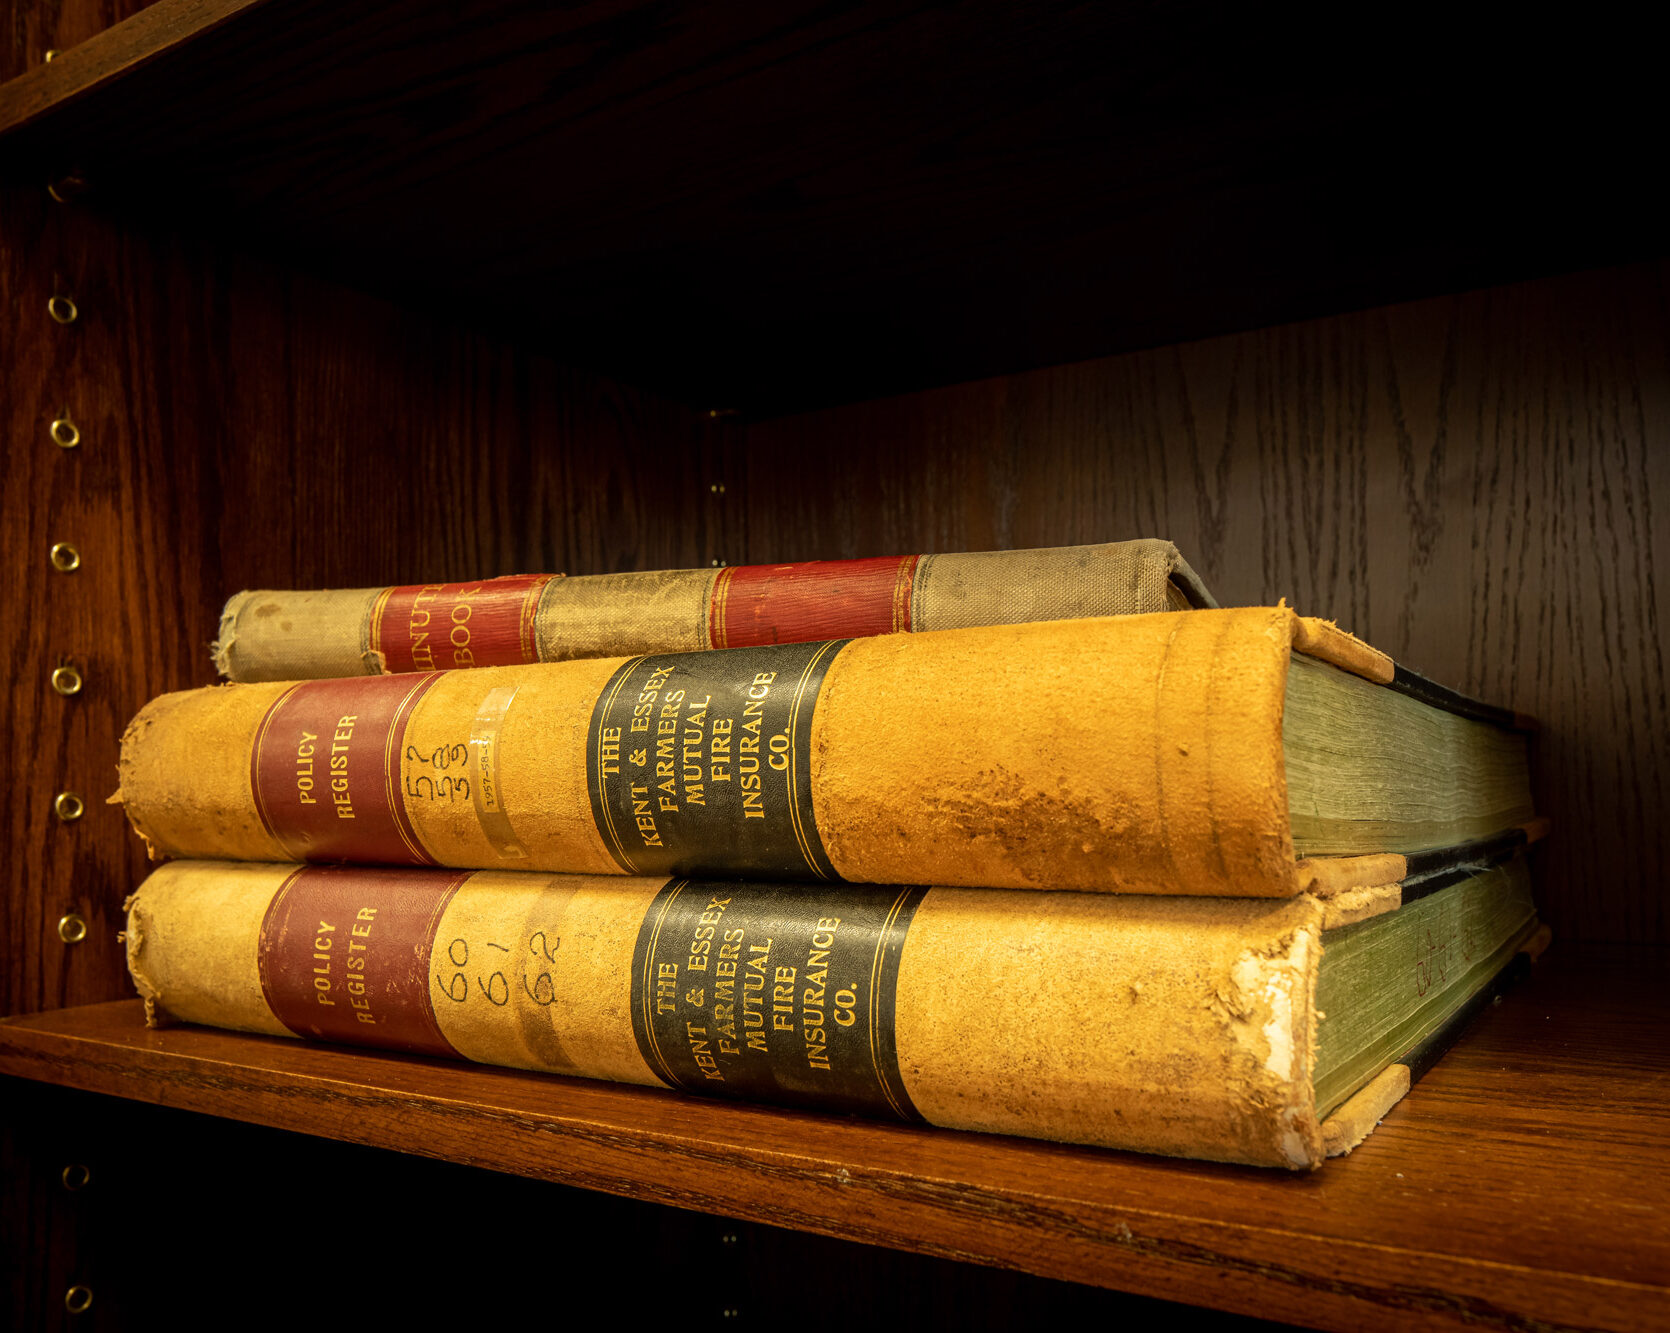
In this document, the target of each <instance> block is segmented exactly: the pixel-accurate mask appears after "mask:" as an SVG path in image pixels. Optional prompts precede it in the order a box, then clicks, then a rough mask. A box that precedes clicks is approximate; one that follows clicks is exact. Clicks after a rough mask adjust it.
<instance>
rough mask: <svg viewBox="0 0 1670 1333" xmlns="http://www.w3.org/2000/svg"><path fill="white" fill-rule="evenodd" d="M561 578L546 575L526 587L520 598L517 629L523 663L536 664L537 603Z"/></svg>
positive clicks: (537, 645)
mask: <svg viewBox="0 0 1670 1333" xmlns="http://www.w3.org/2000/svg"><path fill="white" fill-rule="evenodd" d="M561 577H562V575H561V574H547V575H546V576H545V577H544V578H542V579H540V580H539V581H538V582H537V583H531V584H529V585H528V591H527V594H526V595H525V596H524V597H523V598H522V619H521V623H520V625H519V626H518V627H517V629H518V635H519V638H520V642H521V648H522V660H523V661H524V662H537V661H539V660H540V658H539V635H538V633H537V627H538V620H539V602H540V599H541V598H542V597H544V596H545V589H546V588H548V587H549V586H550V585H551V583H552V582H553V581H554V580H556V579H560V578H561Z"/></svg>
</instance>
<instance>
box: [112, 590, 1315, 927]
mask: <svg viewBox="0 0 1670 1333" xmlns="http://www.w3.org/2000/svg"><path fill="white" fill-rule="evenodd" d="M1294 624H1295V620H1294V617H1293V616H1292V613H1291V612H1289V611H1286V610H1284V609H1281V608H1241V609H1236V610H1225V611H1200V612H1193V613H1190V614H1188V615H1155V616H1133V617H1125V618H1109V619H1103V620H1087V621H1053V622H1043V623H1037V624H1027V625H1003V626H989V627H982V628H976V629H965V630H945V631H940V632H937V633H927V634H912V635H885V636H880V637H876V638H868V639H851V640H832V641H829V642H825V643H812V644H774V645H770V646H767V647H758V648H735V649H729V650H723V651H716V652H705V653H685V654H664V655H655V656H646V657H636V658H628V659H626V660H624V661H622V660H619V659H613V658H605V659H594V660H587V661H575V662H556V663H548V664H544V665H534V666H525V667H499V668H487V669H483V670H473V671H448V672H436V673H431V674H426V675H401V676H381V677H359V678H350V679H344V680H331V681H306V682H301V683H298V684H295V685H235V686H221V687H212V688H209V689H204V690H195V691H188V692H185V693H181V694H172V695H165V696H163V697H161V698H159V699H156V700H153V701H152V702H151V703H150V704H148V705H147V706H146V707H145V709H144V710H142V711H141V712H140V714H139V715H138V716H137V717H136V718H135V719H134V721H133V722H132V723H131V724H130V726H129V728H128V731H127V734H126V735H125V737H124V739H123V745H122V757H121V793H120V799H121V800H122V802H123V803H124V804H125V806H126V808H127V813H128V816H129V818H130V819H131V820H132V822H133V824H134V827H135V828H136V829H137V830H138V831H139V832H140V833H141V834H142V835H143V836H144V837H145V838H146V839H147V840H148V841H149V843H150V845H151V848H152V851H153V853H154V854H158V855H167V856H192V857H225V858H231V859H237V860H254V861H281V860H308V861H318V862H330V861H360V862H373V863H381V864H394V865H440V866H452V867H459V868H482V869H492V868H501V867H502V868H513V869H529V870H552V871H570V872H578V873H590V874H609V873H615V874H674V873H679V874H696V873H703V874H717V875H755V876H770V877H787V878H800V879H809V880H819V879H844V880H850V881H858V882H869V883H884V884H897V883H933V884H949V885H967V886H971V887H993V888H1035V889H1078V890H1087V891H1111V892H1141V893H1190V894H1212V895H1219V894H1230V895H1236V896H1246V897H1282V896H1288V895H1291V894H1293V893H1294V892H1296V891H1297V880H1296V871H1295V864H1294V855H1293V845H1292V840H1291V838H1290V836H1289V834H1288V825H1287V792H1286V778H1285V770H1284V768H1283V751H1282V723H1281V718H1282V701H1283V696H1284V691H1285V688H1286V673H1287V660H1288V657H1287V655H1288V645H1289V642H1290V640H1291V637H1292V634H1293V632H1294Z"/></svg>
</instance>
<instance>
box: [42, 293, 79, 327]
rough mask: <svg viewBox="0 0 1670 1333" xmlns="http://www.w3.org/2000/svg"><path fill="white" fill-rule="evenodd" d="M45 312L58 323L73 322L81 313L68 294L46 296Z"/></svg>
mask: <svg viewBox="0 0 1670 1333" xmlns="http://www.w3.org/2000/svg"><path fill="white" fill-rule="evenodd" d="M46 313H47V314H49V315H51V316H52V318H53V319H55V320H56V321H57V322H58V323H60V324H74V323H75V321H76V317H77V316H78V315H80V314H81V312H80V311H79V310H77V309H76V308H75V301H74V300H73V299H71V298H70V297H68V296H51V297H48V298H47V302H46Z"/></svg>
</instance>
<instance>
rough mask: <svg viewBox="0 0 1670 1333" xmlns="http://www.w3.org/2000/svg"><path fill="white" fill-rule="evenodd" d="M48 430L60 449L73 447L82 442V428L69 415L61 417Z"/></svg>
mask: <svg viewBox="0 0 1670 1333" xmlns="http://www.w3.org/2000/svg"><path fill="white" fill-rule="evenodd" d="M48 430H49V432H50V434H51V435H52V442H53V443H54V444H55V445H57V446H58V447H59V448H60V449H73V448H75V446H76V445H78V444H80V443H81V429H80V427H78V426H77V425H76V424H75V422H73V421H71V420H70V419H69V418H68V417H59V418H58V419H57V420H56V421H54V422H53V423H52V425H51V426H50V427H49V428H48Z"/></svg>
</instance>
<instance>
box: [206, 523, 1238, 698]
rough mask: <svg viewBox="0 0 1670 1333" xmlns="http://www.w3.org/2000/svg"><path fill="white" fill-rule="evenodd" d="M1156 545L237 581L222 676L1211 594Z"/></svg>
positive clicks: (433, 662) (692, 645) (312, 674)
mask: <svg viewBox="0 0 1670 1333" xmlns="http://www.w3.org/2000/svg"><path fill="white" fill-rule="evenodd" d="M1212 605H1215V603H1214V602H1213V601H1212V598H1211V594H1210V593H1208V592H1207V591H1206V589H1205V587H1204V586H1203V585H1202V584H1201V582H1200V580H1199V579H1198V578H1197V577H1196V576H1195V574H1194V571H1193V570H1191V569H1190V568H1189V566H1188V564H1187V563H1186V562H1185V561H1184V560H1183V558H1182V556H1181V555H1179V554H1178V551H1177V548H1176V547H1175V546H1173V545H1172V544H1171V543H1170V542H1166V541H1159V540H1153V539H1149V540H1143V541H1130V542H1114V543H1108V544H1104V545H1098V546H1067V547H1058V548H1053V549H1049V550H1040V551H988V552H976V553H970V554H959V555H910V556H890V557H885V558H880V559H867V560H822V561H810V562H805V563H800V564H784V565H743V566H737V567H727V568H722V569H691V570H666V571H660V572H655V573H627V574H597V575H587V576H581V577H576V578H562V577H560V576H553V575H547V574H530V575H515V576H511V577H507V578H499V579H487V580H478V581H476V582H474V583H436V584H427V585H422V586H411V587H399V588H360V589H350V590H346V591H321V592H268V591H262V592H242V593H239V594H237V595H236V596H235V597H233V598H232V599H231V600H230V601H228V602H227V604H226V609H225V611H224V612H223V613H222V616H221V623H220V633H219V637H218V640H217V642H216V644H215V663H216V666H217V667H218V668H219V670H220V672H221V674H223V675H225V676H226V677H228V678H229V679H231V680H234V681H243V682H258V681H277V680H316V679H323V678H326V677H332V676H359V675H368V674H369V675H380V674H387V673H394V672H403V671H436V670H454V669H458V668H462V667H474V666H514V665H520V664H524V663H529V662H556V661H565V660H568V659H572V658H581V657H618V656H630V655H632V654H636V653H665V652H695V651H700V650H704V649H710V648H740V647H748V646H753V645H759V644H770V643H797V642H812V641H817V640H821V639H837V638H856V637H859V636H863V635H871V634H892V633H905V632H909V631H912V630H924V629H926V630H933V629H958V628H962V627H965V626H969V625H998V624H1013V623H1016V622H1019V621H1026V620H1071V619H1079V618H1082V617H1086V616H1103V615H1135V614H1142V613H1146V612H1154V611H1166V610H1179V609H1184V608H1187V607H1190V606H1212Z"/></svg>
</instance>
